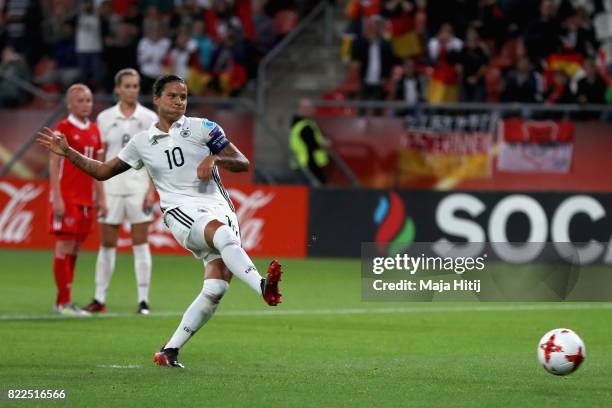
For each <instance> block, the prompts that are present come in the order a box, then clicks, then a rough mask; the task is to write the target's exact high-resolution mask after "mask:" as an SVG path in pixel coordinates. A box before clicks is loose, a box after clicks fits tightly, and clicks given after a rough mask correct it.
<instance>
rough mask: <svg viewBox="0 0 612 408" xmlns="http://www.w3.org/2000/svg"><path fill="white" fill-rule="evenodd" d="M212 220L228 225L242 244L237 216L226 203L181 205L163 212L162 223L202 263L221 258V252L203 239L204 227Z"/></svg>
mask: <svg viewBox="0 0 612 408" xmlns="http://www.w3.org/2000/svg"><path fill="white" fill-rule="evenodd" d="M213 220H218V221H221V222H222V223H224V224H225V225H227V226H228V227H230V228H231V229H232V231H233V232H234V233H235V234H236V237H238V240H239V241H240V244H241V245H242V240H241V238H240V227H239V226H238V218H237V217H236V213H235V212H233V211H232V210H230V208H229V207H228V206H227V205H221V204H219V205H214V206H210V207H207V208H204V207H196V206H192V205H182V206H180V207H176V208H172V209H169V210H166V211H165V212H164V224H166V227H168V229H169V230H170V232H172V235H173V236H174V239H176V240H177V242H178V243H179V244H181V246H182V247H183V248H185V249H186V250H188V251H190V252H191V253H193V256H195V257H196V258H199V259H204V264H206V263H207V262H210V261H212V260H214V259H219V258H221V254H219V252H218V251H217V250H216V249H213V248H210V247H209V246H208V244H207V243H206V240H205V239H204V228H205V227H206V225H207V224H208V223H209V222H210V221H213Z"/></svg>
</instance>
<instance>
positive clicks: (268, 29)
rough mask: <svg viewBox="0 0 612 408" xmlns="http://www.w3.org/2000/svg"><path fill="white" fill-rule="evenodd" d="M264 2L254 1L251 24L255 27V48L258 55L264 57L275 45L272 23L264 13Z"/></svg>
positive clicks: (263, 0) (264, 0) (261, 0)
mask: <svg viewBox="0 0 612 408" xmlns="http://www.w3.org/2000/svg"><path fill="white" fill-rule="evenodd" d="M265 4H266V0H255V1H254V3H253V24H254V25H255V33H256V38H255V48H256V49H257V52H258V53H259V55H265V54H266V53H267V52H268V51H270V50H271V49H272V48H273V47H274V44H275V43H276V33H275V32H274V22H273V21H272V19H271V18H270V17H269V16H268V15H267V14H266V13H265V12H264V5H265Z"/></svg>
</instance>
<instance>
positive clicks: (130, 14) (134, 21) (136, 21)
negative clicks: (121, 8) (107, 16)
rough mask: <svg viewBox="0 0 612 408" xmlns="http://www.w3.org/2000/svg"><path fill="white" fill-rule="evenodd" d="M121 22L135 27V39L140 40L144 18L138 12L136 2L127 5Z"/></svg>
mask: <svg viewBox="0 0 612 408" xmlns="http://www.w3.org/2000/svg"><path fill="white" fill-rule="evenodd" d="M122 20H123V22H124V23H126V24H130V25H131V26H134V27H136V29H137V32H136V37H137V38H140V37H141V36H142V33H143V31H142V26H143V24H144V17H143V15H142V13H141V12H140V8H139V7H138V3H137V2H131V3H129V4H128V5H127V10H126V12H125V14H123V16H122Z"/></svg>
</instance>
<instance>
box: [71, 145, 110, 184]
mask: <svg viewBox="0 0 612 408" xmlns="http://www.w3.org/2000/svg"><path fill="white" fill-rule="evenodd" d="M66 158H67V159H68V160H70V162H71V163H72V164H74V165H75V166H77V167H78V168H79V169H81V170H83V171H84V172H85V173H87V174H89V175H90V176H92V177H94V178H96V179H97V178H98V177H97V170H98V167H100V165H101V164H102V163H101V162H99V161H97V160H93V159H90V158H88V157H85V156H83V155H82V154H81V153H79V152H77V151H76V150H74V149H72V148H70V150H68V154H66Z"/></svg>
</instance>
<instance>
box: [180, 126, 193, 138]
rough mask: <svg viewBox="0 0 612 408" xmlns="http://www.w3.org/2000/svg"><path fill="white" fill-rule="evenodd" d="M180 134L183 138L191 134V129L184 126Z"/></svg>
mask: <svg viewBox="0 0 612 408" xmlns="http://www.w3.org/2000/svg"><path fill="white" fill-rule="evenodd" d="M181 136H183V137H184V138H187V137H189V136H191V129H189V128H185V129H183V130H181Z"/></svg>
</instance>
